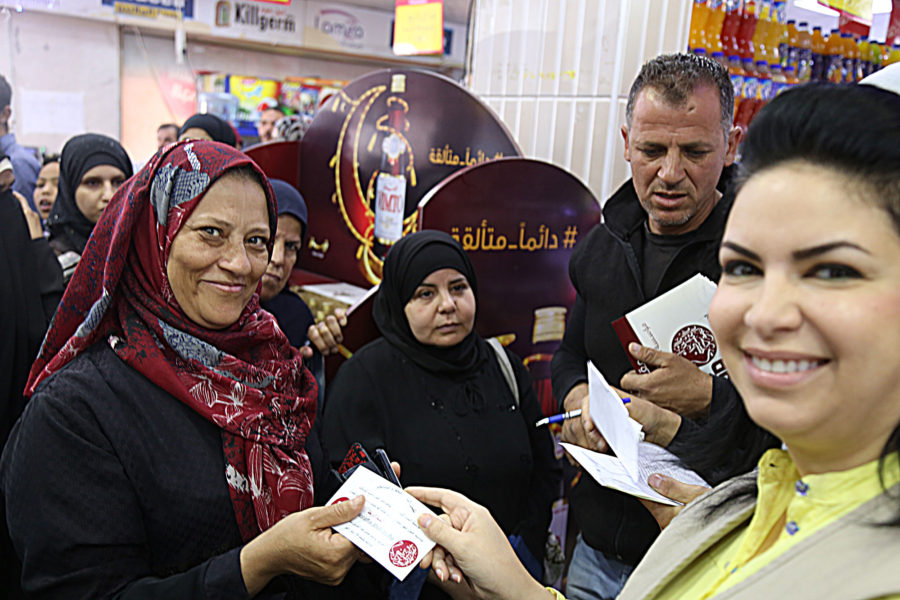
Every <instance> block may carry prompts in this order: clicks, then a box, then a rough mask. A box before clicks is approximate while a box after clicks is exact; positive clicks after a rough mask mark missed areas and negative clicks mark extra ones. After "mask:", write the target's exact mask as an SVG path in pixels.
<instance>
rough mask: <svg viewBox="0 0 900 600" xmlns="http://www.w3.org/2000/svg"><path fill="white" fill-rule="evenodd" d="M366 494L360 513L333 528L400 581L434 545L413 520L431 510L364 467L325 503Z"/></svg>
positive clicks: (355, 472)
mask: <svg viewBox="0 0 900 600" xmlns="http://www.w3.org/2000/svg"><path fill="white" fill-rule="evenodd" d="M360 495H362V496H365V497H366V504H365V506H364V507H363V511H362V513H360V515H359V516H358V517H356V518H355V519H353V520H352V521H349V522H347V523H343V524H341V525H336V526H335V527H334V530H335V531H337V532H338V533H340V534H341V535H343V536H344V537H346V538H347V539H348V540H350V541H351V542H353V543H354V544H355V545H356V547H358V548H359V549H360V550H362V551H363V552H365V553H366V554H368V555H369V556H371V557H372V559H373V560H375V562H377V563H379V564H380V565H382V566H383V567H384V568H385V569H387V570H388V571H390V572H391V574H392V575H394V577H396V578H397V579H400V580H401V581H402V580H403V579H405V578H406V576H407V575H409V572H410V571H412V570H413V568H415V566H416V565H417V564H419V562H420V561H421V560H422V558H424V557H425V555H426V554H428V552H429V551H430V550H431V549H432V548H433V547H434V542H432V541H431V540H430V539H428V538H427V537H426V536H425V534H424V533H422V530H421V529H419V526H418V525H417V524H416V521H417V520H418V518H419V515H421V514H422V513H426V512H427V513H431V514H434V512H433V511H432V510H431V509H429V508H428V507H427V506H425V505H424V504H422V503H421V502H419V501H418V500H416V499H415V498H413V497H412V496H410V495H409V494H407V493H406V492H404V491H403V490H402V489H400V488H399V487H397V486H396V485H394V484H393V483H391V482H390V481H388V480H387V479H385V478H383V477H381V476H379V475H376V474H375V473H373V472H372V471H370V470H369V469H366V468H364V467H360V468H357V469H356V471H354V472H353V475H351V476H350V478H349V479H348V480H347V481H346V482H345V483H344V485H342V486H341V487H340V489H339V490H338V491H337V492H335V494H334V496H332V497H331V499H330V500H329V501H328V504H329V505H331V504H334V503H336V502H341V501H346V500H350V499H351V498H355V497H356V496H360Z"/></svg>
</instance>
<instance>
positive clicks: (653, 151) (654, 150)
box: [641, 148, 663, 158]
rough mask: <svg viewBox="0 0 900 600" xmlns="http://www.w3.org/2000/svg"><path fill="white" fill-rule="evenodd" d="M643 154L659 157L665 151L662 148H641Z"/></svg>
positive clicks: (648, 156)
mask: <svg viewBox="0 0 900 600" xmlns="http://www.w3.org/2000/svg"><path fill="white" fill-rule="evenodd" d="M641 154H643V155H644V156H646V157H647V158H658V157H660V156H662V155H663V151H662V149H660V148H641Z"/></svg>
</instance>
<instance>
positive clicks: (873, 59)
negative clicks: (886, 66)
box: [869, 40, 882, 73]
mask: <svg viewBox="0 0 900 600" xmlns="http://www.w3.org/2000/svg"><path fill="white" fill-rule="evenodd" d="M869 62H870V63H872V72H873V73H874V72H875V71H878V70H879V69H881V64H882V56H881V44H879V43H878V42H876V41H875V40H871V41H870V42H869Z"/></svg>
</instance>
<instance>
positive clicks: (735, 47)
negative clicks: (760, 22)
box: [719, 0, 741, 57]
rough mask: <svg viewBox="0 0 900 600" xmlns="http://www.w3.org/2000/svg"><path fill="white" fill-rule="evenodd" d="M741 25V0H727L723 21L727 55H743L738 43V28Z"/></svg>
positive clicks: (722, 37)
mask: <svg viewBox="0 0 900 600" xmlns="http://www.w3.org/2000/svg"><path fill="white" fill-rule="evenodd" d="M740 26H741V0H726V2H725V19H724V20H723V21H722V33H721V34H720V36H719V37H720V38H721V40H722V50H723V51H724V52H725V54H726V55H727V56H729V57H730V56H733V55H738V56H740V55H741V49H740V45H739V44H738V39H737V35H738V29H739V28H740Z"/></svg>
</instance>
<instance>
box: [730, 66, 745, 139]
mask: <svg viewBox="0 0 900 600" xmlns="http://www.w3.org/2000/svg"><path fill="white" fill-rule="evenodd" d="M746 75H747V73H746V72H745V71H744V69H743V68H742V67H741V57H740V56H738V55H737V54H732V55H731V56H729V57H728V76H729V77H731V85H732V87H733V88H734V122H735V124H737V115H738V109H739V108H740V106H741V91H742V90H743V89H744V77H745V76H746Z"/></svg>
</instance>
